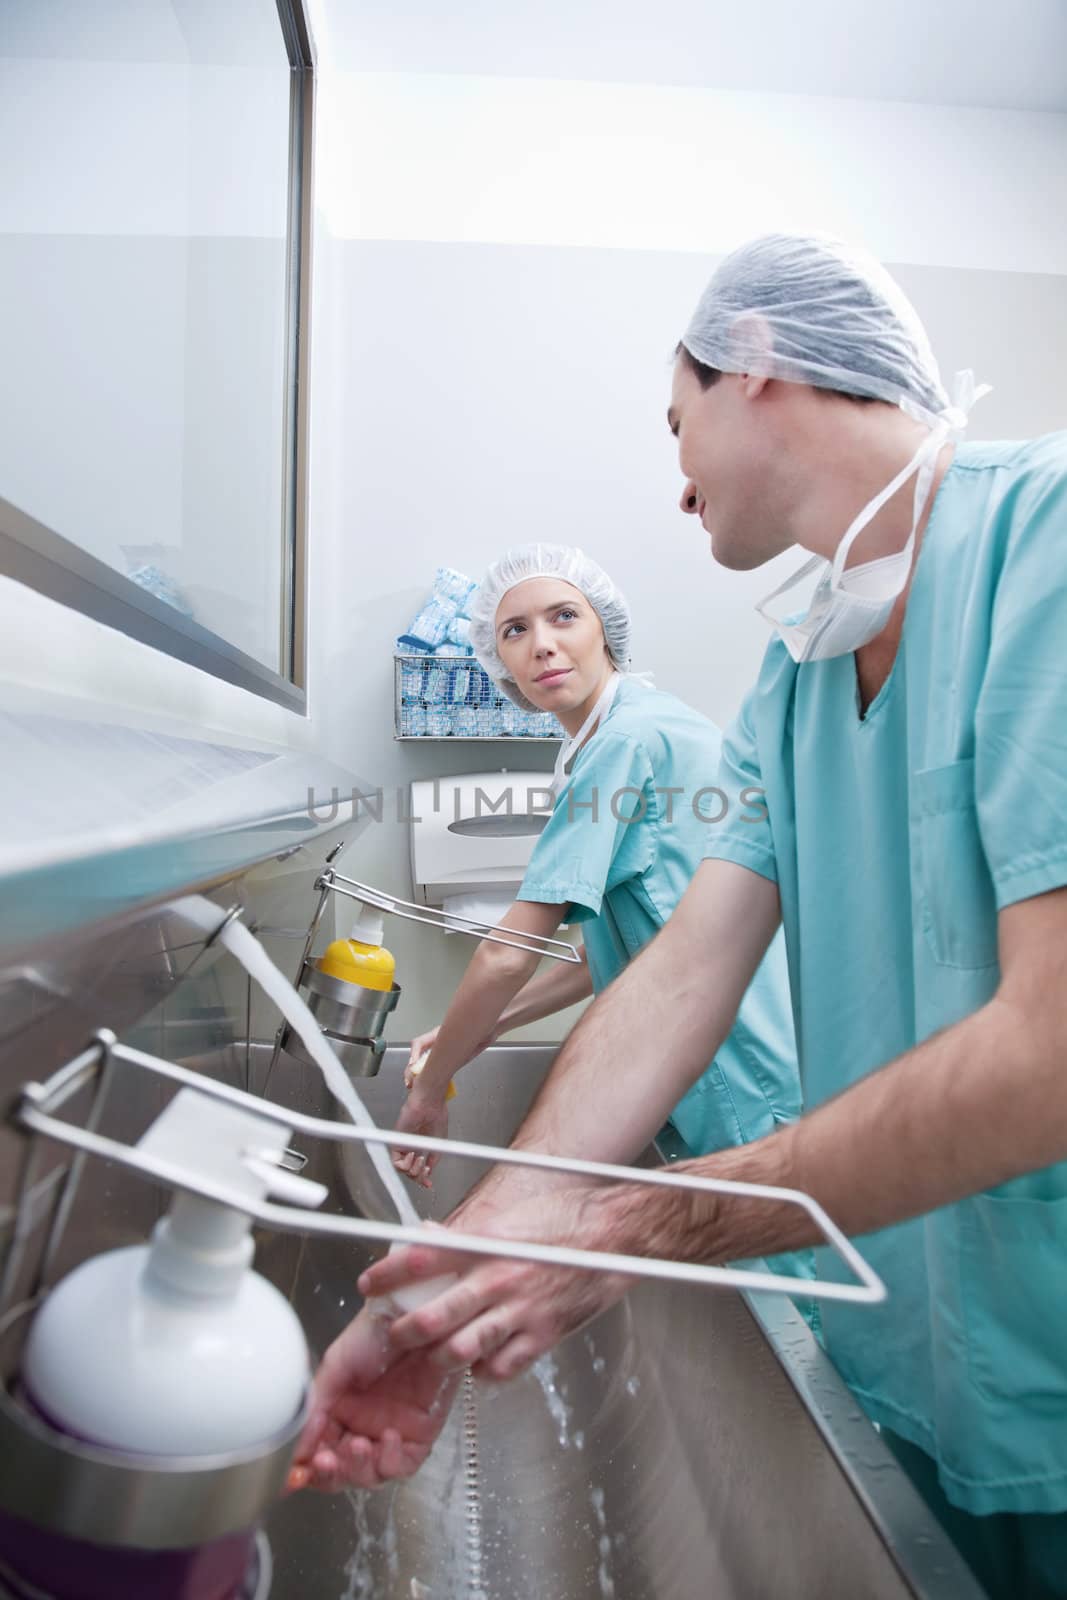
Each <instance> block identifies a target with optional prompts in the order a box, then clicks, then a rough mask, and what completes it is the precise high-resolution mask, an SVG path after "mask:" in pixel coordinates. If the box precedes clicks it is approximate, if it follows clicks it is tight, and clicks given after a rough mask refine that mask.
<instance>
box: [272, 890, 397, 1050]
mask: <svg viewBox="0 0 1067 1600" xmlns="http://www.w3.org/2000/svg"><path fill="white" fill-rule="evenodd" d="M352 898H353V899H354V898H355V897H354V896H353V897H352ZM356 904H357V905H358V906H359V915H358V917H357V918H356V920H355V922H354V923H353V925H352V930H351V932H350V933H349V935H348V937H347V938H345V939H335V940H334V941H333V943H332V944H329V945H327V947H326V949H325V950H324V951H323V953H322V955H321V956H318V957H317V958H316V957H310V958H309V957H307V956H305V959H304V961H303V963H302V965H301V968H300V975H299V978H298V979H297V987H298V989H299V992H300V997H301V999H302V1000H303V1001H304V1002H305V1004H306V1005H307V1008H308V1010H309V1011H310V1012H311V1014H312V1015H313V1017H314V1018H315V1021H316V1022H317V1023H318V1025H319V1027H320V1028H321V1029H322V1031H323V1033H324V1034H325V1035H326V1037H327V1039H328V1040H329V1041H330V1047H331V1049H332V1050H333V1052H334V1054H335V1055H336V1056H337V1058H338V1060H339V1061H340V1063H341V1065H342V1066H343V1067H344V1069H345V1071H346V1072H347V1073H348V1074H349V1076H350V1077H353V1078H373V1077H374V1075H375V1073H376V1072H377V1071H378V1069H379V1067H380V1066H381V1064H382V1057H383V1056H384V1055H385V1030H386V1027H387V1026H388V1023H389V1018H390V1017H391V1016H392V1013H393V1012H394V1011H395V1010H396V1007H397V1003H398V1002H399V1000H400V985H399V984H398V983H397V982H395V973H396V962H395V960H394V959H393V957H392V955H391V954H390V953H389V951H388V950H386V949H385V948H384V946H383V944H382V940H383V938H384V921H385V919H384V917H383V915H382V913H381V912H380V911H376V910H375V909H374V908H373V907H371V906H370V905H368V904H366V902H364V901H362V900H359V901H357V902H356ZM278 1047H279V1049H281V1050H284V1051H285V1052H286V1053H287V1054H288V1055H291V1056H294V1057H295V1058H296V1060H298V1061H307V1062H311V1057H310V1056H309V1055H308V1052H307V1048H306V1046H305V1045H304V1043H303V1040H302V1039H301V1038H300V1036H299V1034H297V1032H296V1031H295V1029H293V1028H292V1027H290V1025H289V1024H288V1023H283V1024H282V1027H281V1028H280V1030H279V1032H278Z"/></svg>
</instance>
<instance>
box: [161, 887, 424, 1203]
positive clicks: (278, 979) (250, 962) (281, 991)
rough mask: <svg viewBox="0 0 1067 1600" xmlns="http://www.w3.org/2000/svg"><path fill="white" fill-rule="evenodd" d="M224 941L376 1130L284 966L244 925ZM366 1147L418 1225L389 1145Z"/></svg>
mask: <svg viewBox="0 0 1067 1600" xmlns="http://www.w3.org/2000/svg"><path fill="white" fill-rule="evenodd" d="M187 903H188V902H186V904H187ZM212 910H213V911H214V913H215V917H216V920H217V918H218V907H217V906H212ZM219 938H220V941H221V942H222V943H223V944H224V945H225V946H226V948H227V949H228V950H229V951H230V953H231V955H233V956H236V958H237V960H238V961H239V962H240V963H241V965H242V966H243V967H244V969H245V971H246V972H247V973H248V975H249V977H250V978H254V979H255V980H256V982H257V983H258V984H259V985H260V987H261V988H262V989H263V991H264V993H265V994H267V995H269V996H270V998H271V999H272V1000H273V1001H274V1004H275V1005H276V1006H277V1007H278V1010H279V1011H280V1012H281V1014H282V1016H283V1017H284V1018H285V1020H286V1022H288V1024H289V1026H290V1027H291V1028H293V1029H295V1031H296V1032H297V1033H298V1034H299V1036H300V1039H301V1042H302V1043H303V1046H304V1048H305V1050H306V1051H307V1052H308V1055H309V1056H310V1057H311V1058H312V1060H313V1061H314V1062H315V1064H316V1066H317V1067H318V1068H319V1071H320V1072H321V1073H322V1075H323V1077H324V1079H325V1080H326V1086H327V1088H328V1089H329V1091H330V1093H331V1094H332V1095H333V1097H334V1099H335V1100H336V1101H337V1102H338V1104H339V1105H341V1106H343V1107H344V1109H345V1111H347V1113H348V1115H349V1117H350V1118H351V1120H352V1121H353V1122H354V1123H355V1124H356V1126H357V1127H360V1128H373V1127H374V1126H375V1123H374V1120H373V1118H372V1117H371V1116H370V1114H369V1112H368V1111H367V1108H366V1107H365V1106H364V1104H363V1101H362V1100H361V1099H360V1098H359V1095H358V1094H357V1093H356V1090H355V1086H354V1085H353V1083H352V1080H351V1078H350V1077H349V1076H348V1074H347V1072H346V1071H345V1069H344V1067H342V1065H341V1063H340V1062H339V1061H338V1059H337V1057H336V1056H335V1055H334V1053H333V1050H332V1048H331V1046H330V1043H329V1040H328V1039H326V1037H325V1036H324V1034H323V1032H322V1029H321V1028H320V1027H319V1025H318V1023H317V1022H316V1021H315V1018H314V1017H313V1016H312V1014H311V1012H310V1011H309V1010H308V1008H307V1006H306V1005H305V1004H304V1002H303V1000H302V999H301V998H300V996H299V994H297V992H296V990H295V989H294V988H293V986H292V984H291V983H290V982H289V979H288V978H287V977H286V976H285V974H284V972H282V971H281V969H280V968H279V967H276V966H275V964H274V962H273V961H272V960H271V958H270V956H269V955H268V954H267V952H266V951H265V950H264V948H263V946H262V945H261V944H260V942H259V940H258V939H257V938H256V937H255V935H254V934H252V933H250V932H249V931H248V929H247V928H246V927H245V925H244V923H243V922H240V921H238V920H237V919H236V918H234V920H233V921H231V922H228V923H227V924H226V926H225V927H224V928H223V930H222V932H221V934H220V935H219ZM364 1148H365V1149H366V1152H367V1155H368V1156H369V1157H370V1159H371V1161H372V1162H373V1163H374V1167H375V1170H376V1172H377V1174H378V1176H379V1178H380V1179H381V1180H382V1183H383V1184H384V1185H385V1189H386V1193H387V1194H388V1195H389V1198H390V1200H391V1201H392V1202H393V1204H394V1206H395V1207H396V1210H397V1213H398V1215H399V1217H400V1220H401V1222H404V1223H408V1224H409V1225H410V1226H412V1227H419V1226H420V1218H419V1214H418V1212H417V1211H416V1210H415V1207H414V1205H413V1204H412V1201H411V1198H410V1196H409V1195H408V1194H406V1193H405V1190H404V1184H403V1180H402V1179H401V1178H400V1176H399V1175H398V1173H397V1171H396V1169H395V1167H394V1166H393V1163H392V1160H391V1159H390V1156H389V1152H388V1150H387V1148H386V1146H385V1145H383V1144H368V1145H366V1146H365V1147H364Z"/></svg>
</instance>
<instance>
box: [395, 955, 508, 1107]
mask: <svg viewBox="0 0 1067 1600" xmlns="http://www.w3.org/2000/svg"><path fill="white" fill-rule="evenodd" d="M536 965H537V957H536V956H535V955H527V954H526V953H525V952H524V951H518V950H512V949H510V948H509V947H508V946H505V945H497V944H483V945H481V946H480V947H479V948H478V949H477V950H476V951H475V953H474V955H473V957H472V958H471V963H470V966H469V967H468V968H467V970H466V972H465V973H464V975H463V979H462V982H461V983H460V986H459V988H458V989H457V990H456V992H455V994H454V995H453V996H452V1003H451V1005H450V1006H449V1008H448V1010H447V1012H446V1013H445V1019H444V1021H443V1022H442V1024H441V1026H440V1029H439V1030H438V1034H437V1038H436V1040H435V1041H434V1046H433V1049H432V1050H431V1051H430V1059H429V1061H427V1063H426V1065H425V1067H424V1068H423V1070H422V1073H421V1075H420V1077H419V1089H420V1091H421V1092H422V1094H424V1095H428V1096H433V1095H438V1094H440V1095H443V1094H445V1092H446V1091H447V1089H448V1085H449V1082H450V1080H451V1079H452V1078H454V1077H455V1075H456V1073H457V1072H459V1071H460V1070H461V1068H463V1067H465V1066H466V1065H467V1062H468V1061H470V1060H471V1059H472V1058H473V1057H474V1056H476V1055H477V1054H478V1051H479V1050H480V1049H481V1047H482V1045H483V1044H484V1043H485V1041H486V1039H488V1038H490V1037H492V1036H493V1034H495V1032H496V1031H497V1028H498V1025H499V1023H500V1018H501V1014H502V1013H503V1011H504V1010H505V1009H506V1007H507V1006H508V1004H509V1002H510V1001H512V1000H514V998H515V996H516V995H517V994H518V992H519V990H520V989H521V988H522V987H523V985H524V984H525V983H526V980H527V978H528V977H529V975H530V970H531V968H533V967H535V966H536Z"/></svg>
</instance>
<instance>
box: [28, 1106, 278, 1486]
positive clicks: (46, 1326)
mask: <svg viewBox="0 0 1067 1600" xmlns="http://www.w3.org/2000/svg"><path fill="white" fill-rule="evenodd" d="M267 1129H269V1130H270V1134H273V1135H274V1136H275V1138H276V1137H277V1133H278V1126H277V1124H268V1123H266V1122H265V1121H264V1120H263V1119H261V1118H258V1117H255V1116H254V1115H250V1114H249V1113H247V1112H242V1111H239V1110H236V1109H235V1108H232V1107H230V1106H222V1105H215V1106H211V1107H210V1108H207V1109H206V1110H205V1107H204V1102H203V1100H202V1099H200V1098H199V1097H198V1096H197V1095H196V1094H195V1093H193V1092H192V1091H190V1090H182V1091H181V1092H180V1093H179V1094H178V1096H177V1097H176V1098H175V1100H174V1101H173V1102H172V1104H171V1106H170V1108H169V1110H168V1111H167V1112H166V1113H164V1116H163V1118H161V1119H160V1121H159V1122H157V1123H156V1125H155V1128H154V1129H153V1130H151V1132H150V1134H149V1135H148V1138H147V1139H146V1141H145V1142H144V1143H143V1144H142V1149H145V1148H147V1149H149V1150H151V1151H152V1153H155V1154H158V1153H159V1152H160V1150H161V1149H165V1151H166V1155H167V1158H168V1159H170V1158H173V1159H174V1160H175V1161H176V1162H177V1163H179V1164H180V1165H182V1166H184V1167H187V1168H191V1169H193V1170H195V1171H197V1172H198V1173H199V1175H200V1176H201V1177H204V1178H213V1179H215V1180H216V1181H219V1182H222V1183H224V1184H225V1185H226V1186H227V1187H228V1188H230V1189H231V1190H232V1191H233V1190H236V1191H237V1193H235V1195H234V1198H235V1199H236V1198H238V1195H239V1192H240V1191H241V1190H243V1192H244V1193H245V1195H247V1196H255V1197H257V1198H258V1197H260V1196H262V1195H263V1193H264V1192H265V1190H266V1188H267V1186H268V1181H269V1180H268V1178H267V1177H266V1176H265V1175H264V1174H263V1170H262V1169H263V1167H264V1165H265V1162H264V1160H263V1157H262V1155H257V1154H252V1155H251V1156H249V1152H250V1151H256V1150H258V1149H260V1148H261V1147H262V1146H263V1144H264V1132H265V1130H267ZM249 1162H250V1163H251V1165H249ZM269 1171H270V1169H269V1168H268V1172H269ZM270 1177H271V1178H273V1177H277V1178H278V1179H280V1180H283V1181H284V1179H285V1178H286V1174H284V1173H282V1172H276V1173H270ZM250 1228H251V1219H250V1218H249V1217H248V1215H247V1214H246V1213H242V1212H241V1211H239V1210H237V1209H235V1208H234V1206H233V1205H232V1204H225V1205H224V1204H220V1203H218V1202H216V1201H214V1200H206V1199H204V1198H203V1197H202V1196H200V1195H197V1194H188V1193H178V1194H177V1195H176V1196H175V1199H174V1201H173V1204H172V1205H171V1208H170V1211H169V1212H168V1214H167V1215H166V1216H165V1217H163V1218H162V1219H161V1221H160V1222H158V1223H157V1225H156V1228H155V1231H154V1233H153V1235H152V1241H151V1243H150V1244H147V1245H133V1246H130V1247H128V1248H126V1249H121V1250H111V1251H108V1252H107V1253H106V1254H104V1255H100V1256H95V1257H93V1258H92V1259H91V1260H89V1261H86V1262H84V1263H83V1264H82V1265H81V1266H80V1267H78V1268H76V1269H75V1271H73V1272H72V1273H70V1274H69V1275H68V1276H67V1277H66V1278H64V1279H63V1281H62V1282H61V1283H60V1284H58V1285H57V1287H56V1288H55V1289H53V1290H52V1292H51V1293H50V1294H49V1296H48V1298H47V1299H46V1300H45V1303H44V1305H43V1307H42V1309H41V1311H40V1312H39V1313H38V1315H37V1317H36V1318H35V1319H34V1322H33V1326H32V1328H31V1329H30V1334H29V1338H28V1340H27V1347H26V1351H25V1355H24V1359H23V1367H22V1379H23V1384H24V1386H25V1389H26V1392H27V1395H28V1397H29V1399H30V1400H31V1402H32V1403H33V1404H34V1405H35V1406H37V1407H38V1408H39V1409H40V1410H41V1411H42V1412H43V1413H44V1415H45V1416H46V1417H47V1418H48V1419H49V1420H50V1421H51V1422H52V1423H53V1424H57V1425H58V1426H59V1427H61V1428H63V1429H65V1430H66V1431H68V1432H70V1433H72V1434H76V1435H77V1436H78V1437H80V1438H82V1439H86V1440H91V1441H95V1442H97V1443H101V1444H109V1445H112V1446H114V1447H116V1448H119V1449H122V1450H131V1451H145V1452H150V1453H151V1454H154V1455H210V1454H214V1453H216V1452H219V1451H226V1450H240V1449H244V1448H245V1447H247V1446H249V1445H254V1444H257V1443H259V1442H260V1441H262V1440H264V1439H266V1438H269V1437H270V1436H271V1435H273V1434H275V1433H277V1432H278V1430H279V1429H280V1428H283V1427H284V1426H285V1425H286V1423H288V1422H290V1421H291V1420H292V1418H293V1417H294V1416H295V1415H296V1414H297V1412H298V1411H299V1409H300V1406H301V1403H302V1400H303V1397H304V1392H305V1390H306V1388H307V1384H308V1376H309V1365H308V1351H307V1344H306V1342H305V1339H304V1334H303V1330H302V1328H301V1326H300V1322H299V1320H298V1318H297V1315H296V1313H295V1311H294V1310H293V1308H292V1307H291V1306H290V1304H289V1302H288V1300H286V1299H285V1297H284V1295H282V1294H280V1293H279V1291H278V1290H277V1289H275V1288H274V1286H273V1284H270V1283H268V1282H267V1280H266V1279H265V1278H262V1277H260V1275H259V1274H258V1273H257V1272H254V1271H252V1270H251V1264H252V1255H253V1250H254V1245H253V1241H252V1237H251V1232H250Z"/></svg>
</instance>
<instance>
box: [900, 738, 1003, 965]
mask: <svg viewBox="0 0 1067 1600" xmlns="http://www.w3.org/2000/svg"><path fill="white" fill-rule="evenodd" d="M911 788H912V815H913V826H912V849H913V851H914V853H915V874H916V883H917V887H918V891H919V907H920V916H921V921H922V930H923V934H924V936H925V938H926V940H927V943H928V944H929V946H930V948H931V950H932V951H933V955H934V959H935V961H937V962H938V964H939V965H940V966H943V967H958V968H962V969H964V970H967V971H975V970H978V969H980V968H983V967H991V966H994V965H995V964H996V960H997V907H996V899H995V897H994V893H993V881H992V879H991V877H990V875H989V866H988V864H987V861H986V857H985V851H984V850H983V848H982V839H981V835H980V833H979V831H978V812H977V810H976V808H975V799H974V762H973V761H954V762H952V764H951V765H950V766H947V767H929V768H927V769H926V770H925V771H924V772H916V773H915V774H914V775H913V777H912V781H911Z"/></svg>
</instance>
